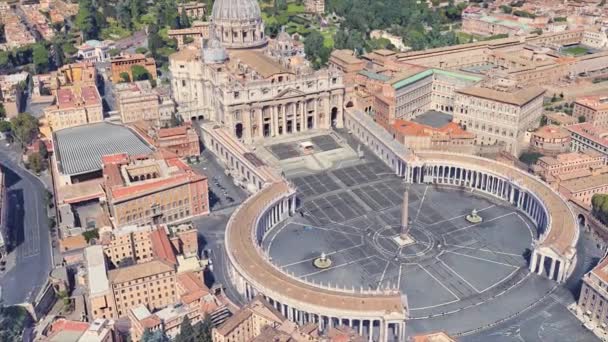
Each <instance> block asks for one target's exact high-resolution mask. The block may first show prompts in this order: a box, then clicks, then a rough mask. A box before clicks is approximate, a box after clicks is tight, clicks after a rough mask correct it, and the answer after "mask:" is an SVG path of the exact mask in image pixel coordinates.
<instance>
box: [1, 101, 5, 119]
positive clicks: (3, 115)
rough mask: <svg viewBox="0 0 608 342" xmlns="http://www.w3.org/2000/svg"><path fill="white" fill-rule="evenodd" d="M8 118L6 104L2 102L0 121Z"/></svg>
mask: <svg viewBox="0 0 608 342" xmlns="http://www.w3.org/2000/svg"><path fill="white" fill-rule="evenodd" d="M4 118H6V108H4V104H3V103H2V102H0V119H4Z"/></svg>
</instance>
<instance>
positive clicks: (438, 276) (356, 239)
mask: <svg viewBox="0 0 608 342" xmlns="http://www.w3.org/2000/svg"><path fill="white" fill-rule="evenodd" d="M291 181H292V182H293V184H294V185H295V186H296V187H297V191H298V194H299V200H300V205H299V211H300V213H297V214H296V215H294V216H293V217H292V218H290V219H288V220H286V221H285V222H283V223H281V224H279V225H277V226H276V227H275V228H274V229H273V230H271V231H270V232H268V234H266V236H265V238H264V241H263V243H262V247H263V248H264V249H265V250H266V252H267V253H268V255H269V256H270V258H272V260H273V263H274V264H275V265H277V266H279V267H280V268H281V269H282V270H283V271H285V272H287V273H289V274H290V275H292V276H295V277H297V278H300V279H302V280H305V281H307V282H312V283H318V284H324V285H330V286H335V287H337V288H344V289H353V288H354V289H370V290H379V289H398V290H400V291H401V293H404V294H406V295H407V299H408V304H409V312H410V319H414V320H415V319H424V318H426V317H433V316H437V315H449V314H451V313H456V312H459V311H460V310H464V309H466V308H470V307H474V306H477V305H480V304H485V303H492V302H496V303H495V305H493V307H494V309H493V310H499V308H500V307H501V306H502V305H505V304H504V303H508V302H509V300H510V299H509V297H510V296H512V295H516V296H519V295H520V294H519V292H522V286H523V284H524V283H525V282H526V281H528V280H529V279H527V278H528V275H529V272H528V270H527V265H528V260H527V258H529V253H530V248H531V245H532V241H533V237H535V236H537V231H536V228H535V226H534V225H533V224H532V222H530V220H529V219H528V218H527V217H526V216H525V215H524V214H523V213H521V212H519V211H518V210H517V209H516V208H514V207H513V206H512V205H510V204H509V203H507V202H504V201H501V200H498V199H496V198H494V197H490V196H487V195H485V194H482V193H480V192H475V191H471V190H470V189H465V188H460V187H454V186H436V185H424V184H411V185H409V203H408V209H409V210H408V211H409V220H410V233H409V234H410V236H411V238H412V239H413V242H411V243H408V244H406V245H399V243H397V242H395V239H394V237H395V236H398V234H399V227H400V220H401V209H402V203H403V194H404V190H405V184H404V182H403V179H401V178H398V177H396V176H391V175H389V174H388V173H387V170H386V167H385V166H384V165H382V164H380V163H365V164H359V165H355V166H349V167H345V168H340V169H336V170H330V171H323V172H320V173H315V174H310V175H306V176H299V177H295V178H292V179H291ZM473 209H475V210H476V211H477V213H478V215H479V216H481V217H483V221H481V222H479V223H471V222H469V221H468V220H467V219H466V217H467V215H470V214H471V212H472V210H473ZM322 253H324V254H325V255H327V257H328V258H330V259H331V260H332V265H331V267H328V268H326V269H319V268H316V267H314V265H313V263H312V260H314V259H315V258H318V256H319V255H321V254H322ZM511 291H513V294H511ZM543 291H544V289H542V290H541V289H538V291H537V292H535V291H532V292H526V297H527V299H529V300H534V298H535V297H536V296H538V298H541V297H542V295H543V294H544V293H543ZM503 302H504V303H503ZM507 311H508V310H505V316H507V315H508V314H507V313H506V312H507Z"/></svg>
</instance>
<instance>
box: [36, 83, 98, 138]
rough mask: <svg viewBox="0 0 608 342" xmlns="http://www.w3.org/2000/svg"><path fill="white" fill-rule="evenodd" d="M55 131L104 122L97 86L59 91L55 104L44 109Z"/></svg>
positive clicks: (73, 87)
mask: <svg viewBox="0 0 608 342" xmlns="http://www.w3.org/2000/svg"><path fill="white" fill-rule="evenodd" d="M44 115H45V117H46V119H47V121H48V124H49V127H50V128H51V129H52V130H53V131H58V130H60V129H64V128H69V127H74V126H80V125H85V124H90V123H95V122H101V121H103V106H102V103H101V96H99V92H98V91H97V88H96V87H95V86H83V87H77V86H68V87H62V88H61V89H59V90H57V95H56V96H55V103H54V104H53V105H51V106H48V107H46V108H45V109H44Z"/></svg>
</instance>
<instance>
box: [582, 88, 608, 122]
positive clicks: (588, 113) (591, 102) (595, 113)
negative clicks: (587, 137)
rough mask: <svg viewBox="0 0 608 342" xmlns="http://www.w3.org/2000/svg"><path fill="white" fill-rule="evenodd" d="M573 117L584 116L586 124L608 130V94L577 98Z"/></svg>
mask: <svg viewBox="0 0 608 342" xmlns="http://www.w3.org/2000/svg"><path fill="white" fill-rule="evenodd" d="M573 116H574V117H576V118H578V117H581V116H582V117H584V118H585V122H587V123H590V124H592V125H593V126H596V127H600V128H608V94H607V95H598V96H583V97H579V98H577V99H576V101H574V111H573Z"/></svg>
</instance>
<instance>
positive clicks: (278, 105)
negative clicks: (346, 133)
mask: <svg viewBox="0 0 608 342" xmlns="http://www.w3.org/2000/svg"><path fill="white" fill-rule="evenodd" d="M210 27H211V29H210V36H209V39H207V40H205V41H204V42H203V44H202V48H201V49H199V48H197V47H195V46H194V45H196V44H193V45H192V46H186V47H184V48H183V49H182V50H180V51H178V52H176V53H175V54H173V55H171V56H170V58H169V61H170V65H169V70H170V71H171V74H172V84H171V86H172V90H173V96H174V98H175V101H176V102H177V104H178V106H179V111H180V113H182V115H183V116H184V117H188V118H191V119H196V120H200V119H204V120H209V121H212V122H215V123H217V124H218V125H220V126H223V127H226V128H228V129H229V131H231V132H232V133H233V134H234V136H235V137H236V138H237V139H238V140H240V141H241V142H243V143H245V144H249V143H253V142H256V141H260V140H262V139H264V138H267V137H276V136H283V135H288V134H294V133H298V132H304V131H307V130H312V129H329V128H331V127H341V125H342V122H343V118H342V115H343V113H342V110H343V106H342V103H343V100H344V83H343V78H342V74H341V72H339V71H338V70H334V69H321V70H312V68H310V66H309V64H308V62H307V61H306V59H305V58H304V54H303V46H302V44H301V42H300V41H299V40H298V39H295V38H293V37H291V36H290V35H288V34H287V33H285V32H281V34H279V35H278V36H277V37H276V38H275V39H270V38H268V37H266V36H265V35H264V29H263V28H264V26H263V22H262V20H261V15H260V9H259V5H258V4H257V2H256V1H255V0H238V1H226V0H217V1H215V3H214V6H213V11H212V15H211V23H210Z"/></svg>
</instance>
